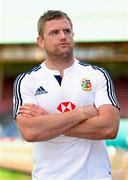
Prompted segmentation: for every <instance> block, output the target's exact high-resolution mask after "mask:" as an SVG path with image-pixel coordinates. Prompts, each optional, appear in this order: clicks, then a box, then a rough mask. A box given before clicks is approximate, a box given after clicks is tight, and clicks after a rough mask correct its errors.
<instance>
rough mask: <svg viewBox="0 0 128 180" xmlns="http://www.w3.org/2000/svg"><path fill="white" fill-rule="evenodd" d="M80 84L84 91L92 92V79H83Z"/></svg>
mask: <svg viewBox="0 0 128 180" xmlns="http://www.w3.org/2000/svg"><path fill="white" fill-rule="evenodd" d="M80 82H81V87H82V89H83V90H84V91H91V90H92V84H91V82H90V79H86V78H82V79H81V81H80Z"/></svg>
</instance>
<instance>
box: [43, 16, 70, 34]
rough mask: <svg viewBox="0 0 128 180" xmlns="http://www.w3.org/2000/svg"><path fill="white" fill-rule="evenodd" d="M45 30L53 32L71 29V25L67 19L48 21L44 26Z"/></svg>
mask: <svg viewBox="0 0 128 180" xmlns="http://www.w3.org/2000/svg"><path fill="white" fill-rule="evenodd" d="M44 28H45V30H48V31H51V30H53V29H67V28H70V29H71V24H70V22H69V21H68V20H67V19H66V18H61V19H53V20H50V21H47V22H46V23H45V26H44Z"/></svg>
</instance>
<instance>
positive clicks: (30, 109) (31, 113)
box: [19, 103, 48, 117]
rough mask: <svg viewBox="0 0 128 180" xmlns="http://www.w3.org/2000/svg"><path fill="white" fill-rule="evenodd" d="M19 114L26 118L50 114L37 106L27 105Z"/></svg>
mask: <svg viewBox="0 0 128 180" xmlns="http://www.w3.org/2000/svg"><path fill="white" fill-rule="evenodd" d="M19 114H21V115H23V116H26V117H35V116H40V115H45V114H48V112H47V111H46V110H45V109H43V108H41V107H39V106H37V105H35V104H28V103H26V104H24V105H22V106H21V107H20V110H19Z"/></svg>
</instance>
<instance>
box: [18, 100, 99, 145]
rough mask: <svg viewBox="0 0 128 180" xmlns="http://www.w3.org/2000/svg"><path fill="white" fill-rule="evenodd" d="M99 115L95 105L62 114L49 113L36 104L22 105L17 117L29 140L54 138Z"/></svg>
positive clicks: (20, 127) (23, 132)
mask: <svg viewBox="0 0 128 180" xmlns="http://www.w3.org/2000/svg"><path fill="white" fill-rule="evenodd" d="M95 115H97V110H96V108H95V107H94V106H87V107H79V108H75V109H74V110H72V111H69V112H65V113H60V114H48V113H47V112H46V111H45V110H44V109H42V108H39V107H38V106H36V105H34V104H25V105H23V106H21V108H20V111H19V114H18V115H17V117H16V122H17V126H18V128H19V130H20V132H21V134H22V135H23V137H24V139H25V140H27V141H33V142H34V141H42V140H48V139H52V138H54V137H57V136H59V135H61V134H64V132H65V131H68V130H69V129H71V128H72V127H74V126H75V125H77V124H79V123H81V122H82V121H84V120H86V119H88V118H90V117H93V116H95Z"/></svg>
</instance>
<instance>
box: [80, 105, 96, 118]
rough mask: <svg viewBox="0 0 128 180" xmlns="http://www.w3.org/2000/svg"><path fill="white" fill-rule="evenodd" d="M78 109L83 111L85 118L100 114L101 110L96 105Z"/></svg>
mask: <svg viewBox="0 0 128 180" xmlns="http://www.w3.org/2000/svg"><path fill="white" fill-rule="evenodd" d="M78 111H80V112H82V113H83V115H84V117H85V120H86V119H90V118H92V117H94V116H98V114H99V111H98V110H97V109H96V107H95V105H88V106H82V107H78Z"/></svg>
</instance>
